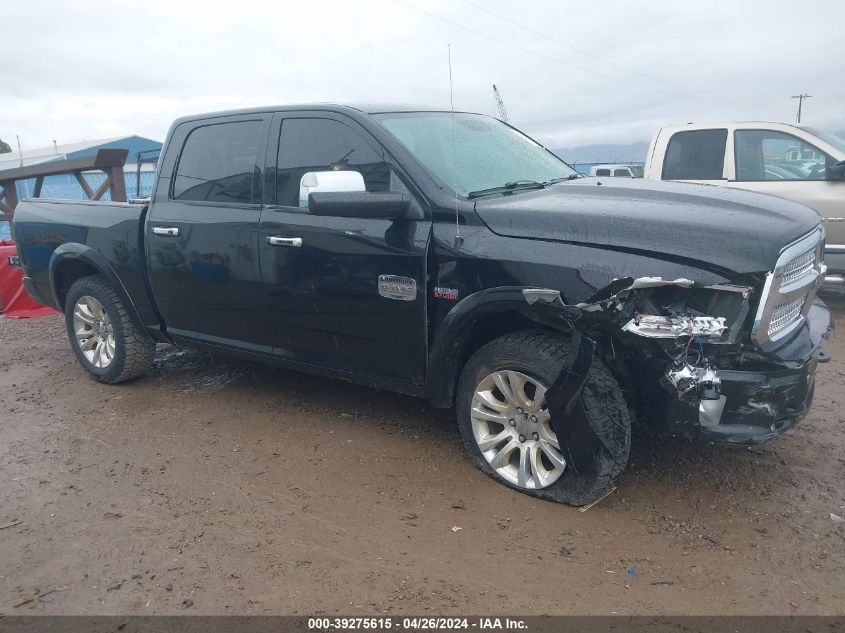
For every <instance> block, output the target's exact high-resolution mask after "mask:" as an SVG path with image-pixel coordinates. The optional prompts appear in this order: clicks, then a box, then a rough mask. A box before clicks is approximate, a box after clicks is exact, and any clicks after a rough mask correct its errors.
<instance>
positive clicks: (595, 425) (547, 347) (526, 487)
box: [457, 331, 631, 506]
mask: <svg viewBox="0 0 845 633" xmlns="http://www.w3.org/2000/svg"><path fill="white" fill-rule="evenodd" d="M569 353H570V343H569V340H568V338H567V337H565V336H564V335H562V334H558V333H554V332H543V331H526V332H516V333H513V334H508V335H505V336H502V337H501V338H498V339H495V340H493V341H491V342H490V343H487V344H486V345H484V346H483V347H481V348H480V349H479V350H478V351H477V352H476V353H475V354H474V355H473V356H472V357H471V358H470V360H469V361H468V362H467V364H466V366H465V367H464V370H463V372H462V374H461V379H460V382H459V384H458V394H457V413H458V424H459V427H460V431H461V437H462V439H463V442H464V446H465V447H466V449H467V452H468V453H469V456H470V458H471V459H472V461H473V462H474V463H475V465H476V466H478V468H480V469H481V470H482V471H483V472H485V473H486V474H488V475H490V476H491V477H493V478H494V479H496V480H497V481H500V482H501V483H504V484H505V485H507V486H510V487H511V488H515V489H516V490H519V491H521V492H524V493H527V494H530V495H534V496H537V497H542V498H546V499H551V500H554V501H559V502H563V503H568V504H570V505H576V506H578V505H585V504H587V503H590V502H591V501H594V500H595V499H597V498H599V497H600V496H601V495H602V494H604V493H605V492H606V491H607V490H608V489H610V487H611V486H612V485H613V482H614V480H615V479H616V477H617V476H618V475H619V473H620V472H622V470H623V469H624V467H625V464H626V463H627V461H628V452H629V450H630V446H631V421H630V418H629V416H628V410H627V407H626V404H625V399H624V398H623V396H622V392H621V390H620V389H619V385H618V383H617V382H616V380H615V379H614V377H613V375H612V374H611V373H610V371H609V370H608V369H607V368H606V367H605V366H604V365H603V364H602V363H601V362H600V361H598V360H594V361H593V364H592V367H591V368H590V372H589V374H588V378H587V382H586V384H585V385H584V389H583V391H582V394H581V406H582V407H583V409H584V414H585V417H586V419H587V422H588V423H589V425H590V427H591V429H592V431H593V432H594V433H595V434H596V436H597V437H598V438H600V444H601V448H600V450H599V451H598V454H597V455H596V456H595V460H596V463H595V469H594V470H593V472H591V474H588V475H587V474H579V473H576V472H575V470H574V468H572V466H571V465H570V464H568V463H567V460H566V455H568V454H570V452H569V450H568V449H569V448H570V447H567V446H563V445H562V442H563V440H562V439H561V438H559V437H558V436H557V434H556V432H555V430H554V426H553V425H552V418H551V415H550V413H549V410H548V407H547V406H546V399H545V396H546V391H547V390H548V389H549V387H550V386H551V385H552V384H553V383H554V381H555V379H556V378H557V376H558V374H559V373H560V371H561V370H562V369H563V368H564V367H565V366H566V364H567V357H568V354H569ZM563 423H564V424H565V423H566V420H564V421H563Z"/></svg>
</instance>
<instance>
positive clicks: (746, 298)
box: [578, 236, 830, 444]
mask: <svg viewBox="0 0 845 633" xmlns="http://www.w3.org/2000/svg"><path fill="white" fill-rule="evenodd" d="M798 244H799V245H798V247H794V246H792V247H790V248H789V249H785V251H784V252H785V253H787V256H786V257H782V258H781V259H782V260H785V261H779V265H778V267H776V269H775V271H774V272H772V273H769V274H768V275H767V276H766V277H765V278H762V277H761V279H760V280H759V281H760V283H754V281H755V280H754V279H748V281H749V283H748V285H739V284H737V285H732V284H716V285H698V284H696V283H695V282H694V281H693V280H690V279H675V280H664V279H661V278H658V277H642V278H638V279H633V278H627V279H620V280H616V281H615V282H613V283H612V284H611V285H610V286H608V288H606V289H605V290H604V291H602V292H600V293H597V294H596V295H595V296H594V297H592V298H591V299H589V300H588V301H587V302H585V303H582V304H579V305H578V307H579V308H580V309H581V310H582V311H583V313H584V315H585V316H587V315H588V314H589V317H590V318H589V320H590V321H592V322H593V323H601V324H602V327H601V329H602V330H603V331H604V332H605V333H607V334H609V337H608V338H609V341H610V348H611V349H610V353H609V354H608V356H609V358H608V363H609V364H611V365H612V366H613V368H614V370H615V371H616V372H617V374H618V375H621V376H622V377H623V382H624V383H626V384H627V386H628V387H629V388H628V397H629V401H630V402H631V403H632V405H633V408H634V409H635V410H636V411H637V414H638V415H637V417H638V418H641V419H642V420H643V421H645V422H647V423H648V424H650V425H651V426H652V427H654V428H655V429H656V430H658V431H660V432H663V433H664V434H668V435H672V436H678V437H688V438H696V437H698V438H701V437H703V438H705V439H708V440H712V441H716V442H721V443H731V444H756V443H759V442H761V441H764V440H766V439H769V438H770V437H773V436H774V435H777V434H779V433H781V432H783V431H784V430H786V429H787V428H789V427H791V426H792V425H793V424H794V423H795V422H797V421H798V420H799V419H801V417H803V415H804V414H805V413H806V411H807V410H808V408H809V406H810V402H811V401H812V395H813V384H814V377H815V370H816V365H817V363H818V362H819V359H820V358H822V359H823V358H824V357H823V355H822V353H821V347H822V344H823V341H824V339H825V338H826V336H827V333H828V329H829V327H830V315H829V312H828V311H827V308H826V307H825V306H824V304H823V303H822V302H821V301H820V300H818V299H816V298H815V291H816V288H817V287H818V285H819V284H820V283H821V279H822V277H823V274H824V266H823V264H822V263H821V259H820V254H821V253H820V251H819V250H818V247H819V240H818V238H817V237H815V241H813V238H811V237H809V236H808V238H805V239H804V240H803V243H802V241H799V243H798ZM807 253H813V254H818V257H814V258H811V257H809V256H808V255H807ZM796 258H797V261H798V263H797V264H796V263H795V262H793V260H794V259H796ZM772 288H779V289H780V290H781V295H779V296H774V295H773V294H772ZM784 289H785V291H784ZM798 305H800V309H796V308H795V307H794V306H798ZM788 311H791V313H790V314H789V315H788V318H787V317H785V316H784V315H785V314H786V313H787V312H788ZM760 315H768V316H769V317H770V320H769V321H767V322H763V323H761V320H760ZM782 330H785V331H786V334H785V335H781V334H780V333H781V331H782ZM760 331H763V332H764V333H765V337H760V338H758V337H755V332H760Z"/></svg>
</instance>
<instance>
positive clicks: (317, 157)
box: [260, 113, 431, 384]
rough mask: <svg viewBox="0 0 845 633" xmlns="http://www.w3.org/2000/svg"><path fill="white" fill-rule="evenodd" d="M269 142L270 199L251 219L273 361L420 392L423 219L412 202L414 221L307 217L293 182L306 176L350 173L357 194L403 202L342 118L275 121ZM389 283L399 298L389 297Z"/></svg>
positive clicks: (290, 116)
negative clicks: (392, 195)
mask: <svg viewBox="0 0 845 633" xmlns="http://www.w3.org/2000/svg"><path fill="white" fill-rule="evenodd" d="M271 139H278V146H277V148H276V151H275V159H276V160H275V162H274V165H273V166H274V167H275V176H274V177H273V178H268V182H270V181H273V182H274V186H273V191H272V192H271V191H270V187H269V186H268V194H269V197H270V198H271V199H270V200H268V202H270V203H271V204H268V205H267V206H266V207H265V208H264V211H263V212H262V216H261V227H260V236H261V239H260V252H261V270H262V278H263V282H264V300H263V301H264V305H265V307H266V311H267V327H268V329H269V332H270V338H271V340H272V341H273V345H274V346H275V348H276V350H275V351H276V353H277V354H278V355H280V356H282V357H285V358H288V359H290V360H295V361H298V362H302V363H307V364H311V365H319V366H323V367H328V368H332V369H335V370H340V371H349V372H354V373H358V374H368V375H373V376H379V377H382V378H390V379H393V380H397V381H400V382H406V383H414V384H419V383H422V382H423V381H424V378H425V359H426V349H427V347H426V310H425V301H426V297H425V287H426V276H425V270H426V268H425V253H426V248H427V245H428V240H429V235H430V232H431V222H430V220H425V219H423V215H424V214H423V213H422V209H421V208H420V207H419V205H418V204H417V203H416V202H414V204H413V205H412V206H413V207H414V208H415V210H416V213H417V218H418V219H405V220H395V221H394V220H386V219H368V218H341V217H322V216H315V215H311V214H310V213H309V212H308V208H307V193H303V191H304V190H303V189H302V179H303V176H304V175H305V174H307V173H309V172H325V171H355V172H358V173H360V174H361V176H362V177H363V182H364V185H365V187H366V190H367V191H372V192H386V191H396V192H403V193H409V190H408V189H407V187H406V184H405V182H403V180H402V177H401V176H400V174H399V173H398V170H397V168H396V167H395V166H394V165H393V164H392V162H391V161H390V159H389V157H387V156H385V154H384V151H383V149H382V148H381V147H380V145H379V144H378V143H377V142H376V141H375V140H374V139H372V138H371V137H370V136H369V135H368V134H367V133H366V131H365V130H363V128H361V127H360V126H358V124H357V123H355V122H354V121H352V120H351V119H347V118H346V117H343V116H342V115H333V114H331V113H320V114H319V115H318V116H315V115H314V114H307V113H302V114H294V113H284V115H280V116H279V117H278V118H277V119H276V121H274V124H273V128H272V131H271ZM272 146H273V143H272V142H271V147H272ZM270 162H271V161H270V160H268V167H269V165H270ZM350 176H352V174H350ZM356 178H357V176H356ZM306 182H307V179H306ZM265 200H266V198H265ZM397 278H401V279H397ZM380 279H381V284H380ZM390 284H398V285H399V286H400V288H401V289H400V291H399V292H391V291H390V290H389V289H388V286H389V285H390ZM394 290H395V288H394Z"/></svg>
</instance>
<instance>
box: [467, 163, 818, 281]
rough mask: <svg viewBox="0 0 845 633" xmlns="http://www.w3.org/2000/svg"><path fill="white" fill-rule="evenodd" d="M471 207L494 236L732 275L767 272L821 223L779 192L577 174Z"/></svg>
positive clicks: (485, 198)
mask: <svg viewBox="0 0 845 633" xmlns="http://www.w3.org/2000/svg"><path fill="white" fill-rule="evenodd" d="M599 183H601V184H599ZM475 209H476V212H477V213H478V215H479V216H480V217H481V219H482V220H483V221H484V222H485V224H487V226H488V227H489V228H490V229H491V230H492V231H493V232H495V233H498V234H500V235H507V236H512V237H525V238H534V239H541V240H551V241H561V242H571V243H578V244H585V245H590V246H599V247H606V248H613V249H616V250H628V251H639V252H647V253H651V254H654V255H655V256H660V255H661V254H663V255H666V256H669V257H681V258H684V259H686V260H695V261H698V262H701V263H703V264H708V265H709V266H705V267H707V268H710V267H713V268H718V269H721V270H729V271H732V272H735V273H753V272H763V271H769V270H772V269H773V268H774V265H775V262H776V261H777V258H778V255H779V254H780V251H781V249H783V247H784V246H786V245H787V244H789V243H790V242H793V241H795V240H796V239H797V238H799V237H801V236H802V235H805V234H806V233H808V232H809V231H811V230H812V229H813V228H814V227H815V226H816V225H818V224H819V222H820V221H821V218H820V217H819V215H818V214H817V213H816V212H815V211H813V209H811V208H810V207H806V206H804V205H802V204H798V203H795V202H791V201H789V200H784V199H783V198H776V197H774V196H768V195H763V194H758V193H752V192H750V191H742V190H738V189H729V188H727V187H717V186H714V185H693V184H686V183H667V182H654V181H649V180H641V179H633V178H632V179H623V178H602V179H599V178H580V179H578V180H572V181H568V182H562V183H559V184H556V185H552V186H551V187H547V188H546V189H541V190H536V191H521V192H518V193H514V194H510V195H507V194H506V195H501V196H489V197H484V198H481V199H479V200H477V201H476V207H475Z"/></svg>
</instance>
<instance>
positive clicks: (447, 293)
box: [434, 286, 460, 301]
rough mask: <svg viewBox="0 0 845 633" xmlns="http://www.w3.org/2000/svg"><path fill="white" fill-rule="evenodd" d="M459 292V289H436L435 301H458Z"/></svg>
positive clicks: (439, 287)
mask: <svg viewBox="0 0 845 633" xmlns="http://www.w3.org/2000/svg"><path fill="white" fill-rule="evenodd" d="M459 292H460V291H459V290H458V289H457V288H443V287H441V286H435V287H434V298H435V299H450V300H451V301H457V300H458V294H459Z"/></svg>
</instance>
